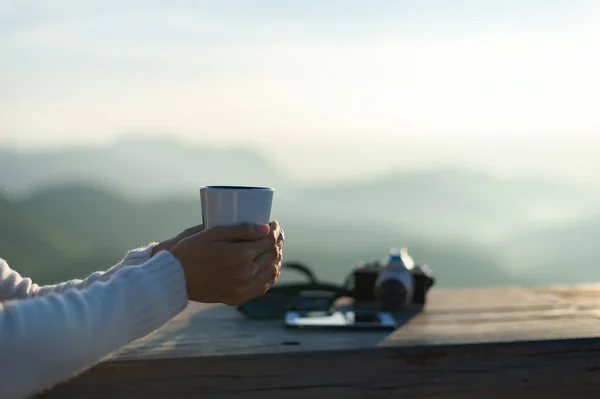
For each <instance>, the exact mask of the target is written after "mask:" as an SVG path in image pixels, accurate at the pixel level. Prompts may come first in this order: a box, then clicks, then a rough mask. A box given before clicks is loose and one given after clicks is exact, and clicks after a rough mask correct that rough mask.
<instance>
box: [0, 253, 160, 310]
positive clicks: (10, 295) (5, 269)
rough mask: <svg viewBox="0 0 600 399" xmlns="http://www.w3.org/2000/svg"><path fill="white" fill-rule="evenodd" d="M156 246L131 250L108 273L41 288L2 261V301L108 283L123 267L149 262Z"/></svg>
mask: <svg viewBox="0 0 600 399" xmlns="http://www.w3.org/2000/svg"><path fill="white" fill-rule="evenodd" d="M159 245H160V244H159ZM156 246H157V245H155V244H150V245H149V246H147V247H141V248H137V249H134V250H131V251H129V252H128V253H127V254H126V255H125V257H124V258H123V259H121V261H120V262H119V263H117V264H116V265H114V266H112V267H111V268H110V269H108V270H107V271H99V272H95V273H92V274H91V275H90V276H88V277H87V278H85V279H83V280H80V279H76V280H71V281H66V282H63V283H59V284H54V285H47V286H41V287H40V286H38V285H37V284H34V283H33V282H32V281H31V279H30V278H27V277H21V275H20V274H19V273H17V272H16V271H14V270H12V269H11V268H10V267H9V266H8V264H7V263H6V262H5V261H4V260H2V259H0V301H6V300H10V299H23V298H29V297H33V296H44V295H48V294H50V293H53V292H63V291H65V290H66V289H68V288H75V289H82V288H85V287H89V286H90V285H91V284H93V283H94V282H96V281H107V280H109V279H110V277H111V276H112V275H114V274H115V273H116V272H118V271H119V270H121V269H122V268H123V267H127V266H133V265H139V264H142V263H144V262H146V261H148V260H149V259H150V258H151V256H152V255H153V251H154V248H155V247H156ZM157 252H158V251H157Z"/></svg>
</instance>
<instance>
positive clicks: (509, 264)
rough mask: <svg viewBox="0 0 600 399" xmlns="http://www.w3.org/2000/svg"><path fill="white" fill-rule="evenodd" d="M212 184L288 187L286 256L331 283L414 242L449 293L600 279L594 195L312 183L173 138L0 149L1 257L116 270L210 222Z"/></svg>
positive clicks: (445, 175)
mask: <svg viewBox="0 0 600 399" xmlns="http://www.w3.org/2000/svg"><path fill="white" fill-rule="evenodd" d="M203 184H249V185H251V184H252V185H254V184H260V185H270V186H274V187H276V195H275V203H274V209H273V217H276V218H277V219H278V220H280V221H281V222H282V224H283V225H284V227H285V229H286V233H287V236H288V241H289V243H288V246H287V247H286V257H287V258H288V259H297V260H304V261H306V262H309V263H310V264H313V265H315V266H316V267H317V266H318V267H319V270H320V272H319V274H320V275H322V276H323V277H325V278H328V279H329V278H330V279H336V280H340V279H341V278H343V276H344V275H345V273H347V271H348V270H350V268H352V267H353V266H354V264H355V263H357V262H359V261H361V260H371V259H373V258H377V257H382V256H385V254H386V251H387V250H388V249H389V248H390V247H392V246H393V247H399V246H405V245H407V246H409V248H410V249H411V251H412V252H413V253H415V254H416V255H418V257H419V260H420V261H422V262H426V263H430V264H431V266H432V267H433V268H434V269H435V270H436V272H438V273H439V275H440V279H441V284H442V285H495V284H514V283H528V284H529V283H532V284H533V283H536V282H560V281H588V280H590V279H591V280H600V268H597V267H595V260H596V259H597V258H598V256H597V255H600V253H598V250H597V249H596V248H600V247H599V246H598V245H597V243H598V241H599V240H600V238H599V237H598V235H599V232H600V207H599V206H598V204H599V203H600V201H599V200H600V195H598V193H597V192H595V191H594V190H593V189H591V188H586V187H579V186H574V185H570V184H566V183H557V182H549V181H517V180H500V179H497V178H494V177H491V176H489V175H486V174H483V173H478V172H473V171H470V170H466V169H459V168H439V169H432V170H422V171H417V172H410V173H409V172H404V173H401V172H398V173H395V174H390V175H387V176H381V177H379V178H373V179H371V180H368V181H353V182H345V183H339V182H332V183H328V184H313V185H304V184H298V183H297V182H295V181H293V180H291V179H289V178H288V177H286V176H281V175H280V174H279V172H278V171H277V169H276V168H273V167H272V166H271V165H270V164H269V163H268V162H267V161H266V160H265V159H263V158H262V157H261V156H259V155H256V154H253V153H251V152H247V151H242V150H213V149H201V148H200V149H199V148H195V149H194V148H186V147H184V146H181V145H179V144H176V143H172V142H168V141H167V142H162V141H155V142H152V141H143V142H135V141H123V142H119V143H116V144H115V145H112V146H108V147H103V148H88V149H84V148H82V149H69V150H61V151H54V152H40V153H13V152H10V151H6V150H4V151H1V152H0V186H1V187H3V188H4V190H2V191H0V257H5V258H8V259H9V261H11V262H16V263H18V264H21V265H22V268H21V270H23V271H26V272H28V273H29V272H30V273H31V275H32V276H35V277H37V278H41V279H42V280H43V281H46V282H48V281H54V280H55V279H63V278H67V277H73V276H81V275H83V274H86V273H88V272H89V271H91V270H93V269H94V268H104V267H106V264H108V263H110V262H114V261H116V260H117V259H118V258H119V257H120V256H121V255H122V254H123V253H124V251H125V250H127V249H128V248H132V247H135V246H138V245H142V244H144V243H147V242H149V241H151V240H160V239H164V238H167V237H169V236H171V235H173V234H176V233H177V232H179V231H180V230H181V229H183V228H185V227H188V226H191V225H194V224H197V223H199V222H200V221H201V212H200V203H199V195H198V187H199V186H200V185H203ZM565 265H569V268H570V269H569V270H570V271H569V270H568V269H567V268H566V267H565ZM595 270H599V272H596V271H595Z"/></svg>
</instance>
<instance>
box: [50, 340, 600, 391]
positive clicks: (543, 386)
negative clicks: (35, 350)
mask: <svg viewBox="0 0 600 399" xmlns="http://www.w3.org/2000/svg"><path fill="white" fill-rule="evenodd" d="M599 392H600V340H598V339H592V340H566V341H564V340H561V341H550V342H533V343H531V342H524V343H508V344H482V345H466V346H464V345H458V346H441V347H413V348H398V347H391V348H374V349H360V350H354V351H325V352H305V353H295V354H278V355H256V356H215V357H212V356H211V357H198V358H183V359H155V360H147V361H131V362H121V363H107V364H103V365H100V366H98V367H96V368H94V369H93V370H91V371H89V372H87V373H86V374H84V375H82V376H81V377H79V378H77V379H76V380H74V381H72V382H71V383H69V384H66V385H63V386H60V387H57V388H55V389H54V390H53V391H50V392H48V393H46V394H44V395H42V396H41V398H43V399H55V398H81V399H96V398H98V399H99V398H108V397H110V398H114V399H125V398H132V399H133V398H144V399H147V398H160V399H163V398H164V399H167V398H205V399H210V398H223V399H226V398H244V399H254V398H260V399H269V398H277V399H296V398H298V399H300V398H302V399H304V398H313V397H314V398H330V399H334V398H350V399H352V398H373V399H375V398H420V399H428V398H454V399H462V398H464V399H467V398H477V399H479V398H486V399H495V398H498V399H506V398H508V397H510V398H513V399H521V398H523V399H524V398H527V399H530V398H538V397H539V398H545V399H554V398H577V399H588V398H589V399H592V398H594V399H597V398H598V395H599Z"/></svg>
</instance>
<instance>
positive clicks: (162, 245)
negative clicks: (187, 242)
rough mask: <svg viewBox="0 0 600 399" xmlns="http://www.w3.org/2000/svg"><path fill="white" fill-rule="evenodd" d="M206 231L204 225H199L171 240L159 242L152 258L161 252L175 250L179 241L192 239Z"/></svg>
mask: <svg viewBox="0 0 600 399" xmlns="http://www.w3.org/2000/svg"><path fill="white" fill-rule="evenodd" d="M203 230H204V225H203V224H199V225H196V226H192V227H189V228H187V229H185V230H183V231H182V232H181V233H179V234H177V235H176V236H175V237H172V238H169V239H168V240H165V241H162V242H159V243H158V244H156V245H155V246H154V248H152V254H151V257H152V256H154V255H156V254H157V253H159V252H160V251H170V250H172V249H173V248H175V245H177V244H178V243H179V241H181V240H183V239H185V238H188V237H191V236H193V235H194V234H197V233H200V232H201V231H203Z"/></svg>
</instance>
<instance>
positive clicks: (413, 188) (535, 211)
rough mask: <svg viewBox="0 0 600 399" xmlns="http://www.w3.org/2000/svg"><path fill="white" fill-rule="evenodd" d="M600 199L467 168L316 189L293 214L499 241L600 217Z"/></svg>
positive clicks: (300, 196)
mask: <svg viewBox="0 0 600 399" xmlns="http://www.w3.org/2000/svg"><path fill="white" fill-rule="evenodd" d="M599 200H600V195H598V194H597V193H595V192H593V191H590V190H587V189H585V188H581V187H577V186H570V185H568V184H564V183H556V182H547V181H514V180H500V179H496V178H493V177H491V176H489V175H485V174H482V173H476V172H472V171H469V170H464V169H437V170H425V171H420V172H413V173H404V174H400V173H398V174H395V175H390V176H383V177H380V178H378V179H372V180H370V181H365V182H350V183H344V184H335V185H334V184H331V185H320V186H316V187H310V188H308V189H306V190H302V191H299V192H297V193H296V198H295V199H294V202H293V205H290V206H287V207H286V209H287V210H289V211H290V212H292V211H293V212H295V213H296V214H305V215H310V216H311V217H312V218H316V219H319V218H328V219H330V218H339V219H342V220H344V219H352V220H354V221H355V222H359V221H360V222H362V221H365V220H367V221H369V222H370V223H374V224H375V223H376V224H381V223H386V224H395V225H397V226H401V227H402V229H404V230H407V231H411V232H412V233H414V234H417V235H419V236H423V237H426V238H445V237H463V238H466V239H469V240H476V241H479V242H484V243H494V242H500V241H502V240H503V239H505V238H506V237H510V236H512V235H513V234H516V233H518V232H520V231H522V230H527V229H531V228H534V227H535V228H538V227H546V226H552V225H555V224H557V223H558V224H560V223H563V222H571V221H576V220H579V219H580V218H583V217H588V216H590V215H596V214H599V213H600V207H599V206H598V203H600V202H599Z"/></svg>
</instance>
